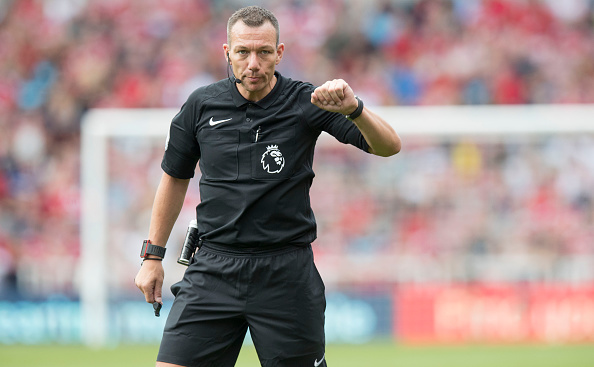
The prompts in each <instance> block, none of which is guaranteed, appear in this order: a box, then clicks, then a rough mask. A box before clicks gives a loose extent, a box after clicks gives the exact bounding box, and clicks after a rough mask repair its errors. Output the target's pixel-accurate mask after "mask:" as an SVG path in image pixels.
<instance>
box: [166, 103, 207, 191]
mask: <svg viewBox="0 0 594 367" xmlns="http://www.w3.org/2000/svg"><path fill="white" fill-rule="evenodd" d="M192 97H193V95H192V96H190V98H189V99H188V101H187V102H186V103H185V104H184V105H183V106H182V108H181V110H180V111H179V113H178V114H177V115H175V117H174V118H173V120H172V121H171V125H170V127H169V133H168V135H167V141H166V143H165V153H164V154H163V160H162V162H161V168H162V169H163V171H165V173H167V174H168V175H170V176H172V177H175V178H181V179H189V178H192V177H194V171H195V170H196V164H197V163H198V160H199V159H200V146H199V145H198V141H197V139H196V134H195V128H196V124H197V121H198V118H199V116H198V112H197V111H198V109H197V107H196V104H197V103H196V102H195V100H194V98H192Z"/></svg>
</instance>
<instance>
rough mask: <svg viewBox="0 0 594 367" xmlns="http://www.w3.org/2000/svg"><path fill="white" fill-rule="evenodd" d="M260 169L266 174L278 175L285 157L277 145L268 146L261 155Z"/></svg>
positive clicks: (283, 164)
mask: <svg viewBox="0 0 594 367" xmlns="http://www.w3.org/2000/svg"><path fill="white" fill-rule="evenodd" d="M260 163H262V168H263V169H264V171H266V172H268V173H279V172H280V171H281V170H282V169H283V167H284V166H285V157H283V153H281V151H280V150H279V149H278V145H269V146H267V147H266V151H265V152H264V154H262V159H260Z"/></svg>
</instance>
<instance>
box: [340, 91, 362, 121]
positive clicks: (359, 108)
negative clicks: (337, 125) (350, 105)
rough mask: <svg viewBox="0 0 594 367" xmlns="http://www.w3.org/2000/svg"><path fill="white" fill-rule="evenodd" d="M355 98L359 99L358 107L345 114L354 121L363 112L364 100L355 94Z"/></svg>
mask: <svg viewBox="0 0 594 367" xmlns="http://www.w3.org/2000/svg"><path fill="white" fill-rule="evenodd" d="M355 99H357V109H356V110H354V111H353V113H351V114H348V115H344V117H346V118H347V119H348V120H350V121H353V120H354V119H356V118H357V117H359V116H361V114H362V113H363V107H364V106H363V101H362V100H361V99H360V98H359V97H357V96H355Z"/></svg>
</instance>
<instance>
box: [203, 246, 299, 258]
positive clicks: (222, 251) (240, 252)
mask: <svg viewBox="0 0 594 367" xmlns="http://www.w3.org/2000/svg"><path fill="white" fill-rule="evenodd" d="M308 248H311V244H304V245H287V244H283V245H274V246H262V247H234V246H229V245H219V244H214V243H210V242H203V243H202V246H200V250H198V251H206V252H210V253H213V254H217V255H223V256H232V257H267V256H275V255H282V254H286V253H289V252H293V251H297V250H303V249H308Z"/></svg>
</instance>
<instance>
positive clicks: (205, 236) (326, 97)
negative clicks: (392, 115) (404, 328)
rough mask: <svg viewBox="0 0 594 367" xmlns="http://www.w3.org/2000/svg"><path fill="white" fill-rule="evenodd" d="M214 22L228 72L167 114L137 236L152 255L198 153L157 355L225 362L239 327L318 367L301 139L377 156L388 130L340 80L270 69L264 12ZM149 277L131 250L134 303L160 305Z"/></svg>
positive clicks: (262, 345) (385, 151) (158, 273)
mask: <svg viewBox="0 0 594 367" xmlns="http://www.w3.org/2000/svg"><path fill="white" fill-rule="evenodd" d="M227 33H228V40H227V42H228V43H227V44H225V45H224V46H223V49H224V55H225V58H226V60H227V62H228V63H229V65H230V67H231V69H232V72H233V78H229V79H225V80H221V81H219V82H216V83H214V84H211V85H208V86H205V87H201V88H199V89H197V90H196V91H194V92H193V93H192V94H191V95H190V97H189V98H188V100H187V102H186V103H185V104H184V105H183V106H182V108H181V110H180V112H179V113H178V114H177V115H176V116H175V117H174V118H173V121H172V123H171V127H170V131H169V136H168V139H167V147H166V150H165V154H164V157H163V162H162V164H161V167H162V168H163V170H164V174H163V176H162V179H161V182H160V184H159V188H158V189H157V193H156V196H155V202H154V206H153V212H152V217H151V224H150V229H149V240H147V241H145V245H144V246H143V253H142V256H143V257H144V258H145V260H162V257H163V255H164V246H165V244H166V242H167V238H168V237H169V235H170V233H171V229H172V228H173V225H174V223H175V221H176V219H177V217H178V215H179V212H180V210H181V207H182V204H183V201H184V197H185V194H186V191H187V188H188V183H189V180H190V179H191V178H192V177H193V176H194V170H195V168H196V164H199V167H200V172H201V174H202V175H201V178H200V198H201V201H200V203H199V204H198V206H197V207H196V216H197V222H198V233H199V238H200V241H199V242H200V245H201V246H200V248H199V249H198V251H197V252H196V254H195V255H194V257H193V259H192V262H191V264H190V266H189V267H188V270H187V271H186V273H185V275H184V278H183V280H182V281H181V282H179V283H176V284H175V285H174V286H173V287H172V291H173V293H174V294H175V301H174V303H173V305H172V308H171V312H170V314H169V317H168V319H167V323H166V326H165V331H164V334H163V340H162V342H161V347H160V350H159V355H158V357H157V360H158V362H157V366H172V365H177V366H233V365H234V364H235V361H236V359H237V356H238V354H239V350H240V348H241V345H242V342H243V339H244V337H245V334H246V332H247V330H248V328H249V330H250V334H251V337H252V339H253V341H254V344H255V347H256V350H257V352H258V356H259V358H260V361H261V364H262V365H263V366H312V365H313V366H314V367H318V366H326V361H325V352H324V347H325V341H324V310H325V298H324V284H323V282H322V280H321V278H320V276H319V274H318V272H317V270H316V268H315V265H314V263H313V255H312V251H311V243H312V242H313V241H314V240H315V238H316V223H315V218H314V214H313V212H312V210H311V206H310V200H309V189H310V186H311V184H312V181H313V177H314V172H313V170H312V164H313V155H314V147H315V143H316V141H317V138H318V136H319V135H320V134H321V132H322V131H326V132H328V133H329V134H331V135H332V136H334V137H335V138H336V139H337V140H339V141H340V142H342V143H346V144H351V145H354V146H355V147H358V148H359V149H361V150H363V151H366V152H369V153H372V154H376V155H380V156H390V155H393V154H396V153H398V151H399V150H400V144H401V143H400V138H399V137H398V135H397V134H396V133H395V132H394V130H393V129H392V128H391V127H390V125H389V124H388V123H386V122H385V121H384V120H383V119H382V118H380V117H379V116H377V115H376V114H374V113H373V112H372V111H370V110H369V109H367V108H365V107H364V106H363V102H362V101H361V100H359V99H358V98H357V97H356V96H355V94H354V92H353V90H352V89H351V88H350V87H349V85H348V84H347V83H346V82H345V81H344V80H342V79H338V80H332V81H328V82H326V83H324V84H323V85H322V86H320V87H317V88H315V87H314V86H313V85H311V84H309V83H304V82H300V81H295V80H291V79H288V78H286V77H284V76H282V75H280V74H279V73H278V72H277V71H276V70H275V67H276V65H278V64H279V63H280V61H281V59H282V57H283V52H284V49H285V46H284V44H282V43H280V42H279V26H278V21H277V20H276V18H275V17H274V15H273V14H272V13H271V12H269V11H268V10H265V9H262V8H259V7H255V6H251V7H247V8H243V9H240V10H238V11H237V12H235V13H234V14H233V15H232V16H231V17H230V19H229V22H228V27H227ZM163 278H164V273H163V267H162V264H161V262H160V261H143V265H142V267H141V269H140V271H139V273H138V275H137V276H136V279H135V282H136V285H137V286H138V287H139V288H140V289H141V290H142V292H143V293H144V295H145V298H146V301H147V302H150V303H153V302H158V303H161V302H162V300H161V294H162V293H161V291H162V284H163Z"/></svg>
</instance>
